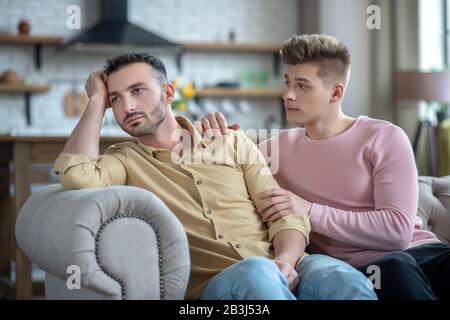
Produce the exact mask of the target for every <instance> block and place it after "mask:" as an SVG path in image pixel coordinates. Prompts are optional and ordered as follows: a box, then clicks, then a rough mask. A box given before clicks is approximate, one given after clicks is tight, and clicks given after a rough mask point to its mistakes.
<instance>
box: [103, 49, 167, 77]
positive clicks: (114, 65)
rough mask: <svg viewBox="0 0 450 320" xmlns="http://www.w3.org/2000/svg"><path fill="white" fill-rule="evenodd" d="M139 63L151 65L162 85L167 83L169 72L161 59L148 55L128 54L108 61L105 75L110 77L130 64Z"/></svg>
mask: <svg viewBox="0 0 450 320" xmlns="http://www.w3.org/2000/svg"><path fill="white" fill-rule="evenodd" d="M138 62H144V63H147V64H148V65H150V66H151V67H152V68H153V70H155V71H156V74H155V75H156V78H157V80H158V81H159V83H160V84H163V83H166V82H167V72H166V67H165V66H164V63H163V62H162V60H161V59H160V58H158V57H156V56H153V55H151V54H148V53H126V54H121V55H119V56H116V57H113V58H111V59H108V60H107V61H106V65H105V67H104V69H105V73H106V75H110V74H111V73H113V72H116V71H119V70H120V69H122V68H123V67H125V66H127V65H129V64H132V63H138Z"/></svg>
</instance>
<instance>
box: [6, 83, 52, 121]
mask: <svg viewBox="0 0 450 320" xmlns="http://www.w3.org/2000/svg"><path fill="white" fill-rule="evenodd" d="M48 90H50V86H47V85H37V84H3V83H0V93H4V94H9V93H11V94H15V93H23V94H24V96H25V115H26V118H27V124H28V125H31V112H30V99H31V94H32V93H42V92H47V91H48Z"/></svg>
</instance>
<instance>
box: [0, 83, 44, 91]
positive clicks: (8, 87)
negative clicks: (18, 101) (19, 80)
mask: <svg viewBox="0 0 450 320" xmlns="http://www.w3.org/2000/svg"><path fill="white" fill-rule="evenodd" d="M48 90H50V86H46V85H39V84H31V85H25V84H3V83H0V92H1V93H39V92H46V91H48Z"/></svg>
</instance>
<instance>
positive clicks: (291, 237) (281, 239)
mask: <svg viewBox="0 0 450 320" xmlns="http://www.w3.org/2000/svg"><path fill="white" fill-rule="evenodd" d="M272 244H273V249H274V253H275V259H280V260H283V261H286V262H288V263H289V264H290V265H291V266H292V267H293V268H295V266H296V264H297V262H298V260H299V259H300V258H301V257H302V256H303V254H304V253H305V247H306V239H305V236H304V235H303V234H302V233H301V232H299V231H297V230H292V229H286V230H282V231H280V232H278V233H277V234H276V235H275V237H274V238H273V241H272Z"/></svg>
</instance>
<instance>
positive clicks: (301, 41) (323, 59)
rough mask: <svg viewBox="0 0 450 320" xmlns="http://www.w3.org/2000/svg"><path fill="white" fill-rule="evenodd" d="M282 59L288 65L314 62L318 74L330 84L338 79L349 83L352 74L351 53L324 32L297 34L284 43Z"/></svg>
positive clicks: (325, 82)
mask: <svg viewBox="0 0 450 320" xmlns="http://www.w3.org/2000/svg"><path fill="white" fill-rule="evenodd" d="M280 55H281V60H282V61H283V62H284V63H285V64H287V65H297V64H303V63H314V64H317V65H318V66H319V67H320V70H319V72H318V76H319V77H320V78H321V79H322V80H323V82H324V84H325V85H327V86H329V85H331V84H332V83H333V82H335V81H337V80H343V81H344V84H347V81H348V78H349V75H350V65H351V64H350V53H349V51H348V49H347V47H346V46H345V45H344V44H342V43H341V42H339V40H337V39H336V38H334V37H331V36H327V35H323V34H311V35H295V36H292V37H291V38H289V39H287V40H286V41H285V42H284V43H283V47H282V49H281V50H280Z"/></svg>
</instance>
